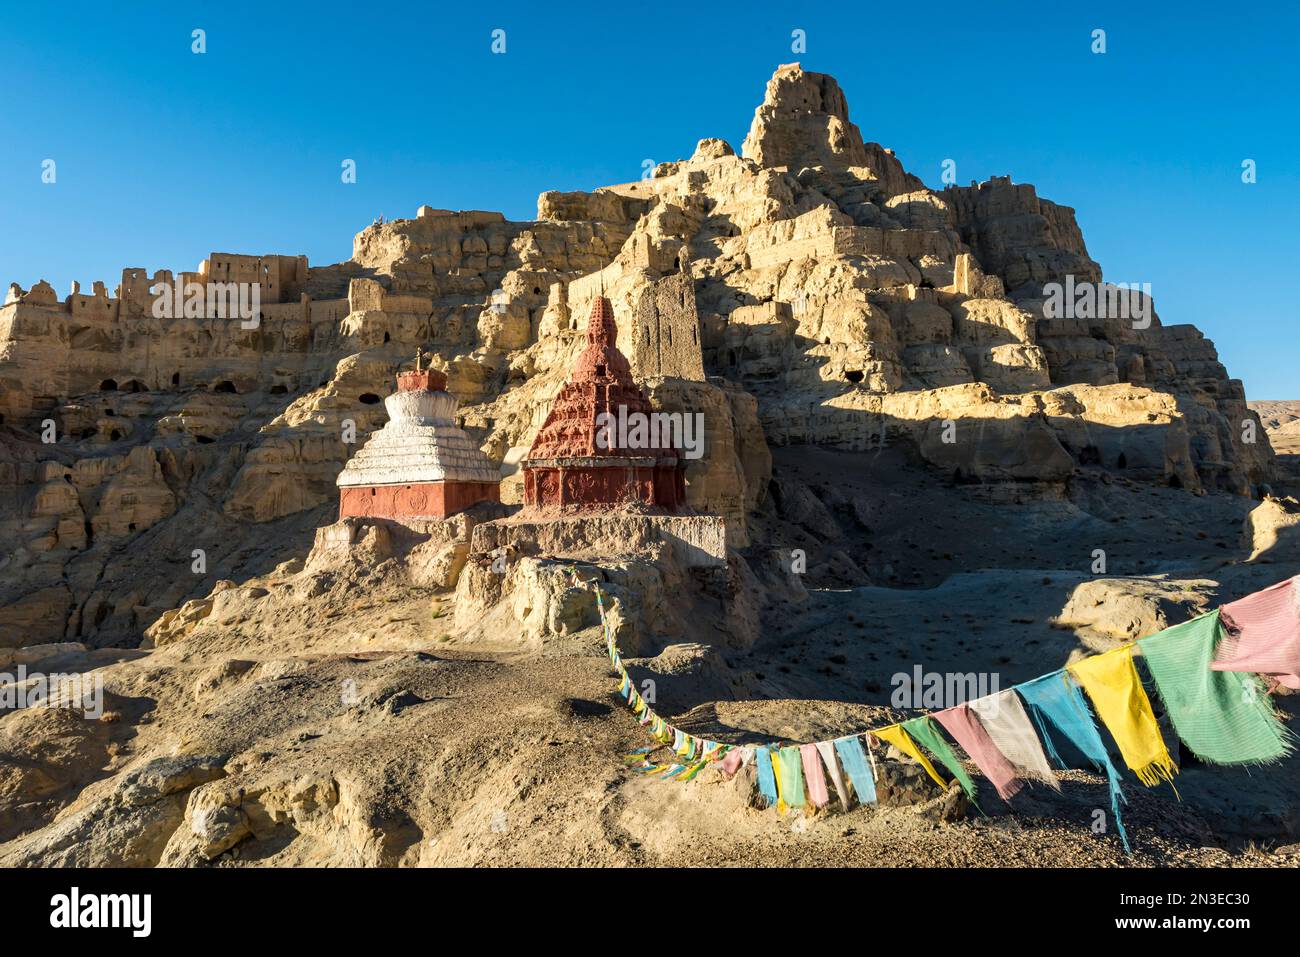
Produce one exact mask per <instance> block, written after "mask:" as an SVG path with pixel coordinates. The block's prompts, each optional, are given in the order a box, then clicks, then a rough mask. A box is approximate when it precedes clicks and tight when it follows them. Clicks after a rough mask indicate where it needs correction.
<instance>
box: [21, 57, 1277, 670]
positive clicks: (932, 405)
mask: <svg viewBox="0 0 1300 957" xmlns="http://www.w3.org/2000/svg"><path fill="white" fill-rule="evenodd" d="M215 259H216V257H215V254H214V261H215ZM281 260H283V262H285V263H287V264H288V265H286V266H285V267H284V268H285V269H286V270H287V271H286V272H285V278H284V280H283V282H282V283H281V286H280V287H278V293H279V294H278V295H277V297H276V299H277V301H274V302H267V303H265V304H264V305H263V307H262V310H261V319H260V322H259V323H258V324H256V327H255V328H247V327H246V325H245V324H243V323H240V322H239V321H235V320H230V319H215V318H207V317H204V316H195V317H192V318H176V319H159V318H155V317H154V315H153V312H152V310H151V308H150V307H151V301H152V300H151V297H150V295H149V293H148V289H147V285H148V283H147V282H145V283H144V284H143V285H142V282H141V274H140V272H139V271H136V270H132V271H129V275H128V274H124V277H123V285H122V286H121V287H119V289H118V292H117V295H116V296H113V297H110V296H108V295H107V293H106V292H105V291H104V290H103V289H102V288H99V289H97V290H96V293H95V295H93V296H83V295H75V296H70V297H69V298H68V299H67V300H65V301H61V300H59V299H58V298H57V297H56V295H55V294H54V291H53V290H52V289H50V288H49V287H48V285H45V284H38V285H37V286H35V287H33V288H32V289H30V290H27V291H23V290H21V289H11V292H10V297H9V301H8V302H7V303H6V305H5V306H4V307H3V308H2V309H0V414H2V415H3V420H2V423H0V486H3V490H4V493H5V494H4V495H3V496H2V497H0V530H2V532H3V536H4V539H5V540H6V541H7V542H8V543H10V547H9V548H8V549H6V554H5V556H4V557H3V558H0V562H2V563H3V565H2V567H3V573H2V574H0V646H5V645H8V646H22V645H29V644H36V643H40V642H48V641H57V640H62V639H75V640H79V641H83V642H86V643H88V644H91V645H100V646H102V645H106V644H124V645H134V644H135V643H137V642H138V641H139V640H140V638H141V636H142V634H143V633H144V630H145V629H146V628H148V627H149V626H150V625H151V624H152V623H154V622H155V621H157V620H158V619H159V617H160V616H161V615H162V613H163V612H164V611H165V610H167V609H174V608H176V607H177V606H180V605H181V604H182V602H184V601H185V600H186V599H193V598H198V597H200V596H204V595H207V594H208V593H209V592H211V591H212V589H213V586H214V584H215V583H216V582H217V581H219V580H222V579H239V578H243V577H247V576H248V575H249V574H259V573H263V572H266V571H267V570H269V569H271V568H273V567H275V566H276V565H277V564H278V563H280V562H283V561H285V560H288V559H290V558H292V557H294V556H295V555H297V556H301V555H303V554H305V553H306V551H307V549H308V547H309V545H310V542H311V536H312V534H313V533H314V530H315V528H316V527H317V526H319V525H321V524H323V523H324V522H326V521H328V520H329V518H330V517H331V516H332V513H333V511H334V506H335V502H336V494H337V493H336V489H335V487H334V478H335V477H336V475H337V473H338V471H339V470H340V469H341V468H342V466H343V464H344V462H345V461H346V460H347V459H348V457H349V456H350V455H351V454H352V453H353V452H354V451H355V450H356V449H357V448H358V447H359V445H360V444H361V443H362V442H364V440H365V438H366V436H367V434H368V433H369V431H371V430H372V429H374V428H377V427H378V426H380V425H382V421H383V406H382V404H381V399H382V397H383V396H384V395H386V394H387V392H388V391H389V390H390V383H391V381H392V374H393V372H394V371H395V370H396V369H397V368H398V367H399V366H400V365H402V364H403V363H406V362H408V361H409V360H410V358H411V356H413V355H414V353H415V351H416V348H417V347H421V348H423V349H425V350H426V351H427V352H429V353H431V354H432V356H433V362H434V364H435V365H436V366H437V367H438V368H440V369H443V370H445V372H446V373H447V376H448V382H449V390H450V391H451V392H453V393H454V394H455V395H456V396H457V398H458V399H459V400H460V403H461V418H462V421H463V425H464V427H465V428H466V429H467V431H468V432H469V433H470V435H471V436H472V437H474V438H475V439H476V440H477V441H479V442H480V443H481V446H482V448H483V449H484V451H485V452H486V453H487V454H488V455H489V456H490V457H491V458H492V459H493V460H494V461H496V462H498V463H503V465H504V473H505V479H504V483H503V500H504V501H505V502H507V503H510V502H512V501H514V502H517V501H518V500H519V482H518V475H517V473H516V472H514V470H513V466H514V464H515V463H517V461H518V459H519V457H520V456H521V454H522V452H523V451H524V450H525V449H526V448H527V446H528V445H529V443H530V442H531V440H532V437H533V435H534V434H535V432H536V430H537V428H538V427H539V426H540V424H541V422H542V421H543V419H544V418H545V415H546V412H547V409H548V407H549V403H550V401H551V400H552V399H553V398H554V396H555V394H556V392H557V391H558V390H559V388H560V386H561V384H562V382H563V380H564V377H565V375H566V374H567V372H568V370H569V369H570V367H571V365H572V361H573V358H574V356H575V355H576V351H577V350H578V349H579V348H580V345H581V342H582V330H581V329H580V328H579V326H580V325H581V323H582V322H585V319H584V318H582V317H585V316H586V315H587V314H588V313H589V312H590V307H591V303H592V300H593V298H594V297H595V296H596V295H598V294H599V293H600V291H601V290H602V289H603V290H604V293H605V295H607V296H609V297H610V299H611V300H612V301H613V303H614V306H615V314H616V317H617V319H618V321H619V323H620V331H619V335H620V340H619V341H620V345H621V346H623V347H624V351H625V352H626V353H627V354H628V355H629V356H630V357H631V358H632V359H633V362H634V366H635V365H636V364H637V363H638V362H639V363H640V364H641V365H642V366H643V368H639V369H635V368H634V371H636V372H638V374H639V375H640V376H641V377H642V378H643V379H646V380H649V383H648V384H649V390H648V391H649V394H650V396H651V398H652V401H653V402H654V403H655V404H656V405H657V406H658V407H661V408H664V409H667V410H673V411H676V410H682V411H699V412H702V413H703V414H704V415H705V418H706V422H705V428H706V453H707V454H706V455H705V457H704V458H703V459H701V460H699V461H695V462H693V463H692V465H691V469H690V472H689V473H688V481H689V485H688V499H689V502H690V504H691V505H693V506H694V507H695V508H696V509H697V510H699V511H705V512H714V513H718V514H722V515H724V516H725V517H726V518H727V524H728V529H727V533H728V541H729V543H730V544H731V545H732V546H733V547H734V548H740V549H748V550H749V552H748V554H750V555H755V554H760V553H764V551H765V550H766V549H768V548H771V547H775V546H778V545H780V544H782V542H780V541H777V540H776V538H778V537H780V531H781V529H782V528H783V527H785V526H783V525H782V523H783V522H787V523H789V522H793V524H796V525H797V524H799V522H798V521H794V520H791V519H789V516H787V515H785V514H783V512H782V510H783V509H787V508H795V507H796V506H795V504H794V503H797V502H799V501H801V498H800V496H799V495H798V494H797V492H796V491H792V490H791V489H790V488H787V491H786V494H785V495H778V496H775V497H774V496H772V495H770V494H769V492H770V490H771V489H774V488H775V489H780V487H781V485H780V479H781V476H780V474H779V470H778V474H777V475H776V481H775V482H774V481H773V472H772V455H771V451H770V447H775V446H790V445H811V446H817V447H820V448H824V449H833V450H840V451H845V452H863V451H867V450H872V449H877V448H879V447H880V446H881V445H882V444H902V445H904V446H906V447H907V448H909V449H912V450H914V452H915V454H916V455H918V456H919V458H920V459H921V460H922V461H923V462H924V463H926V464H927V465H928V467H930V468H933V469H937V470H942V471H943V472H944V473H945V474H948V475H951V476H952V477H953V478H954V479H956V480H958V481H959V482H962V483H978V484H981V485H984V486H988V487H989V488H991V489H994V490H996V489H999V488H1004V489H1014V490H1015V494H1017V495H1025V494H1031V495H1033V494H1041V495H1046V496H1058V497H1059V496H1060V495H1061V494H1062V490H1063V488H1064V485H1065V483H1067V482H1068V481H1069V480H1070V478H1071V476H1072V475H1074V474H1076V472H1077V470H1078V469H1080V468H1088V469H1105V470H1110V471H1112V472H1115V473H1120V474H1123V475H1125V476H1127V477H1130V478H1136V479H1138V480H1141V481H1145V482H1150V483H1158V484H1161V485H1165V484H1176V485H1179V486H1181V487H1182V488H1183V489H1184V490H1186V491H1187V492H1188V493H1189V494H1190V493H1192V492H1198V491H1201V490H1223V491H1230V492H1234V493H1237V494H1241V495H1246V494H1250V493H1251V492H1252V488H1253V486H1255V485H1257V484H1258V483H1259V482H1261V481H1266V480H1267V479H1268V478H1269V477H1270V470H1271V468H1272V459H1273V454H1272V450H1271V449H1270V447H1269V444H1268V440H1267V438H1266V436H1265V435H1264V432H1263V429H1262V428H1258V419H1257V417H1256V415H1255V414H1254V413H1253V412H1251V411H1250V410H1248V409H1247V408H1246V405H1245V401H1244V395H1243V392H1242V387H1241V384H1240V382H1238V381H1236V380H1232V379H1229V378H1228V376H1227V373H1226V371H1225V370H1224V368H1223V366H1222V365H1221V364H1220V363H1219V361H1218V358H1217V355H1216V353H1215V351H1214V347H1213V345H1212V344H1211V343H1210V342H1209V341H1208V340H1206V339H1205V338H1204V337H1203V336H1202V335H1201V334H1200V333H1199V332H1197V330H1195V329H1194V328H1192V327H1190V326H1165V325H1163V324H1162V323H1161V322H1160V320H1159V317H1158V316H1156V315H1154V311H1153V313H1152V316H1151V319H1150V323H1149V325H1148V326H1147V327H1146V328H1136V327H1135V324H1134V323H1133V322H1131V321H1129V320H1127V319H1123V320H1121V319H1115V318H1081V319H1058V318H1048V316H1047V311H1046V310H1045V290H1044V286H1045V285H1047V284H1049V283H1052V282H1064V281H1065V280H1066V277H1070V276H1072V277H1073V278H1074V280H1075V281H1077V282H1096V281H1099V280H1100V279H1101V268H1100V266H1098V264H1096V263H1095V262H1093V261H1092V260H1091V258H1090V257H1089V256H1088V253H1087V249H1086V246H1085V244H1084V240H1083V237H1082V235H1081V234H1080V231H1079V229H1078V226H1077V224H1076V223H1075V220H1074V214H1073V211H1072V210H1071V209H1069V208H1068V207H1065V206H1060V205H1057V204H1055V203H1051V202H1049V201H1047V200H1043V199H1040V198H1039V197H1038V196H1037V195H1036V193H1035V191H1034V189H1033V187H1031V186H1027V185H1018V184H1012V183H1010V182H1009V181H1008V180H1005V179H995V180H991V181H989V182H987V183H984V184H981V185H978V186H972V187H969V188H949V189H946V190H944V191H942V192H936V191H931V190H928V189H926V188H925V187H924V185H923V184H922V183H921V181H920V180H919V179H917V178H916V177H915V176H912V175H911V174H909V173H907V172H906V171H905V170H904V169H903V167H902V165H901V163H900V162H899V161H898V160H897V159H896V158H895V157H894V155H893V154H892V152H891V151H889V150H887V149H885V148H883V147H882V146H880V145H878V144H874V143H870V142H865V141H864V140H863V137H862V135H861V133H860V132H859V130H858V128H857V127H856V126H855V125H854V124H853V123H852V121H851V120H850V118H849V111H848V105H847V102H846V99H845V96H844V94H843V92H842V91H841V90H840V89H839V86H838V84H836V82H835V80H834V79H832V78H831V77H829V76H825V75H822V74H815V73H806V72H804V71H803V70H801V69H800V68H799V67H798V65H789V66H783V67H781V68H780V69H779V70H778V71H777V72H776V74H775V75H774V76H773V77H772V79H771V81H770V82H769V83H768V87H767V92H766V96H765V98H764V101H763V103H762V104H761V105H760V106H759V107H758V109H757V111H756V113H755V116H754V122H753V125H752V127H751V129H750V132H749V135H748V136H747V137H746V139H745V143H744V148H743V155H741V156H737V155H735V153H734V151H733V150H732V149H731V147H730V146H728V145H727V144H726V143H724V142H722V141H721V140H716V139H706V140H702V141H700V143H699V145H698V147H697V148H696V150H695V152H694V153H693V155H692V156H691V157H690V158H688V159H684V160H681V161H679V162H674V163H665V164H661V165H660V166H659V167H658V168H657V169H656V170H655V171H654V176H653V177H652V178H649V179H646V180H643V181H640V182H635V183H628V184H622V185H615V186H609V187H605V188H602V189H598V190H596V191H594V192H591V193H582V192H575V193H557V192H548V193H544V194H542V196H541V197H540V198H539V201H538V214H537V219H536V220H535V221H533V222H523V223H517V222H508V221H506V220H505V219H504V218H503V217H502V216H501V215H500V214H497V213H491V212H449V211H440V210H433V209H429V208H427V207H422V208H421V209H420V212H419V214H418V215H417V216H416V218H414V219H409V220H397V221H394V222H388V223H376V224H375V225H372V226H370V227H368V228H367V229H365V230H363V231H362V232H361V233H360V234H358V235H357V237H356V240H355V243H354V253H353V257H352V259H351V260H349V261H348V262H345V263H340V264H336V265H331V266H326V267H318V268H311V269H308V268H307V267H306V265H305V263H303V264H302V267H301V270H300V271H295V270H297V267H296V266H294V265H293V262H294V261H292V260H291V258H290V257H279V258H278V259H277V260H276V261H281ZM145 278H146V279H147V277H145ZM652 323H653V324H654V325H655V328H654V329H653V330H652V329H651V324H652ZM652 331H653V345H654V348H651V347H650V345H647V344H648V343H651V340H652ZM674 335H675V336H676V337H677V338H676V339H675V340H674V339H673V336H674ZM683 336H687V337H692V339H693V341H691V342H690V343H689V344H687V343H686V340H685V339H683V338H682V337H683ZM669 343H673V345H672V348H671V349H669V348H667V345H668V344H669ZM651 357H653V363H652V362H651ZM651 366H652V367H651ZM701 367H702V368H703V370H704V373H705V375H704V377H703V378H700V376H699V369H700V368H701ZM1251 423H1253V424H1254V426H1255V428H1254V435H1253V436H1252V435H1250V433H1251V432H1252V429H1251V427H1250V424H1251ZM51 429H52V432H51ZM354 433H355V434H354ZM43 434H44V436H45V437H46V438H48V437H50V435H51V434H52V435H53V436H54V437H55V438H56V441H54V442H52V443H50V442H44V441H42V436H43ZM1249 438H1254V439H1255V441H1253V442H1251V441H1249ZM350 439H352V441H349V440H350ZM787 484H788V483H787ZM761 510H766V512H765V514H767V513H770V515H769V517H768V518H765V519H764V520H763V521H761V522H757V523H756V521H755V515H756V514H757V513H758V512H759V511H761ZM769 518H770V520H769ZM846 563H847V564H846ZM831 566H833V567H832V569H831V571H829V572H828V575H830V580H832V581H840V582H854V581H861V580H864V579H865V575H864V573H863V572H862V570H861V569H860V568H858V567H857V566H855V565H854V563H853V561H852V560H850V559H848V558H847V557H845V559H844V561H843V562H840V561H839V560H838V559H837V560H836V562H833V563H831Z"/></svg>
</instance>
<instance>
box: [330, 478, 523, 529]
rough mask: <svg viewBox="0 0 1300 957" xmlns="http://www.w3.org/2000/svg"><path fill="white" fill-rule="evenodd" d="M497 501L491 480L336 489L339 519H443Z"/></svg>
mask: <svg viewBox="0 0 1300 957" xmlns="http://www.w3.org/2000/svg"><path fill="white" fill-rule="evenodd" d="M499 501H501V489H500V486H498V485H497V484H496V483H495V482H421V483H416V484H414V485H351V486H344V487H343V488H341V489H339V518H352V517H355V518H393V519H399V520H400V519H403V518H447V517H448V516H450V515H455V514H456V513H457V512H463V511H465V509H467V508H469V507H470V506H471V505H477V504H478V503H479V502H499Z"/></svg>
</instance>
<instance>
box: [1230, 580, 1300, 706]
mask: <svg viewBox="0 0 1300 957" xmlns="http://www.w3.org/2000/svg"><path fill="white" fill-rule="evenodd" d="M1219 622H1220V623H1221V624H1222V625H1223V629H1224V635H1223V639H1222V640H1221V641H1220V642H1219V650H1218V653H1217V654H1216V655H1215V660H1214V662H1213V663H1212V664H1211V665H1210V667H1211V668H1213V669H1214V670H1215V671H1254V672H1256V673H1257V674H1261V675H1264V676H1266V677H1268V678H1272V679H1273V680H1274V681H1276V682H1277V683H1278V684H1280V685H1284V686H1285V687H1287V688H1291V689H1293V690H1300V581H1298V580H1297V579H1296V578H1288V579H1287V580H1286V581H1284V582H1279V583H1278V584H1276V585H1273V586H1272V587H1270V588H1265V589H1264V590H1263V591H1260V592H1256V593H1255V594H1253V595H1247V596H1246V597H1245V598H1243V599H1241V600H1240V601H1234V602H1230V603H1228V604H1226V605H1224V606H1223V607H1222V608H1221V609H1220V610H1219Z"/></svg>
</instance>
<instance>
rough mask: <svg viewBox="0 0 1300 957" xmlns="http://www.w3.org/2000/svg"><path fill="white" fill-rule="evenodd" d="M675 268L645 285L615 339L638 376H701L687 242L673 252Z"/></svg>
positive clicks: (701, 358)
mask: <svg viewBox="0 0 1300 957" xmlns="http://www.w3.org/2000/svg"><path fill="white" fill-rule="evenodd" d="M677 266H678V269H677V272H676V273H674V274H672V275H670V276H664V277H663V278H661V279H656V280H654V281H653V282H651V283H650V284H649V286H648V287H647V288H646V290H645V292H643V293H642V295H641V298H640V299H639V300H638V301H637V305H636V311H635V313H634V315H633V318H632V323H631V325H630V326H629V328H628V329H627V330H626V331H624V332H623V334H621V335H620V336H619V344H620V345H621V346H623V348H624V349H625V350H626V352H627V355H628V356H629V357H630V358H631V360H632V368H633V369H635V370H636V374H637V375H638V376H640V377H641V378H642V379H651V378H655V377H657V376H676V377H677V378H679V379H691V380H694V381H697V382H702V381H704V351H703V348H702V347H701V345H700V317H699V313H698V312H697V310H696V306H695V280H694V279H692V277H691V271H690V259H689V257H688V254H687V249H686V246H685V245H683V246H682V248H681V250H680V251H679V252H678V257H677Z"/></svg>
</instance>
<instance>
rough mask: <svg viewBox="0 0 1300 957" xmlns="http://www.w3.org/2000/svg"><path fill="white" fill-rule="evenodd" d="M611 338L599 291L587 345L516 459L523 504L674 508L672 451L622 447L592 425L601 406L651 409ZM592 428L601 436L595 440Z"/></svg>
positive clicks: (679, 479) (678, 505) (618, 411)
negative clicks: (523, 453)
mask: <svg viewBox="0 0 1300 957" xmlns="http://www.w3.org/2000/svg"><path fill="white" fill-rule="evenodd" d="M616 339H617V329H616V327H615V325H614V309H613V307H612V306H611V305H610V303H609V300H608V299H606V298H605V297H604V296H601V297H600V298H598V299H597V300H596V302H595V305H593V306H592V309H591V318H590V319H589V320H588V322H587V347H586V349H584V350H583V352H582V355H580V356H579V357H578V361H577V363H576V364H575V365H574V367H573V373H572V375H570V376H569V381H568V382H566V383H565V384H564V388H562V389H561V390H560V394H559V395H558V396H556V399H555V404H554V405H553V406H552V407H551V412H550V415H548V416H547V417H546V422H545V423H544V424H543V425H542V428H541V431H539V432H538V433H537V438H536V439H535V440H534V441H533V445H532V448H531V449H529V451H528V455H527V456H526V457H525V458H524V460H523V462H522V466H523V473H524V504H525V505H526V506H528V507H530V508H535V509H542V510H546V511H565V512H573V511H602V510H606V509H610V508H614V507H616V506H619V505H625V504H641V505H650V506H658V507H660V508H663V509H666V510H668V511H679V510H681V509H682V507H683V506H684V505H685V503H686V478H685V466H684V463H683V460H682V455H681V451H680V450H679V449H675V448H646V449H630V448H625V447H623V446H622V445H621V444H620V442H621V438H620V436H619V435H618V433H617V430H611V429H605V430H603V433H602V430H601V429H600V427H599V424H598V420H597V416H599V415H600V414H601V413H603V412H607V413H610V414H611V415H613V416H614V417H616V418H618V417H620V415H622V416H628V415H633V414H640V415H644V416H646V417H649V416H650V415H651V414H652V413H653V409H652V408H651V405H650V402H649V401H648V400H647V399H646V397H645V394H644V393H643V392H642V391H641V388H640V387H639V386H638V385H637V384H636V381H635V380H634V379H633V378H632V367H631V365H630V364H629V363H628V361H627V357H626V356H624V355H623V353H621V352H619V351H618V348H617V347H616V346H615V345H614V343H615V341H616ZM598 433H602V438H603V439H605V440H607V441H605V442H601V441H598V440H597V435H598ZM609 439H612V441H608V440H609ZM602 444H608V445H609V447H608V448H602V447H601V446H602Z"/></svg>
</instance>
